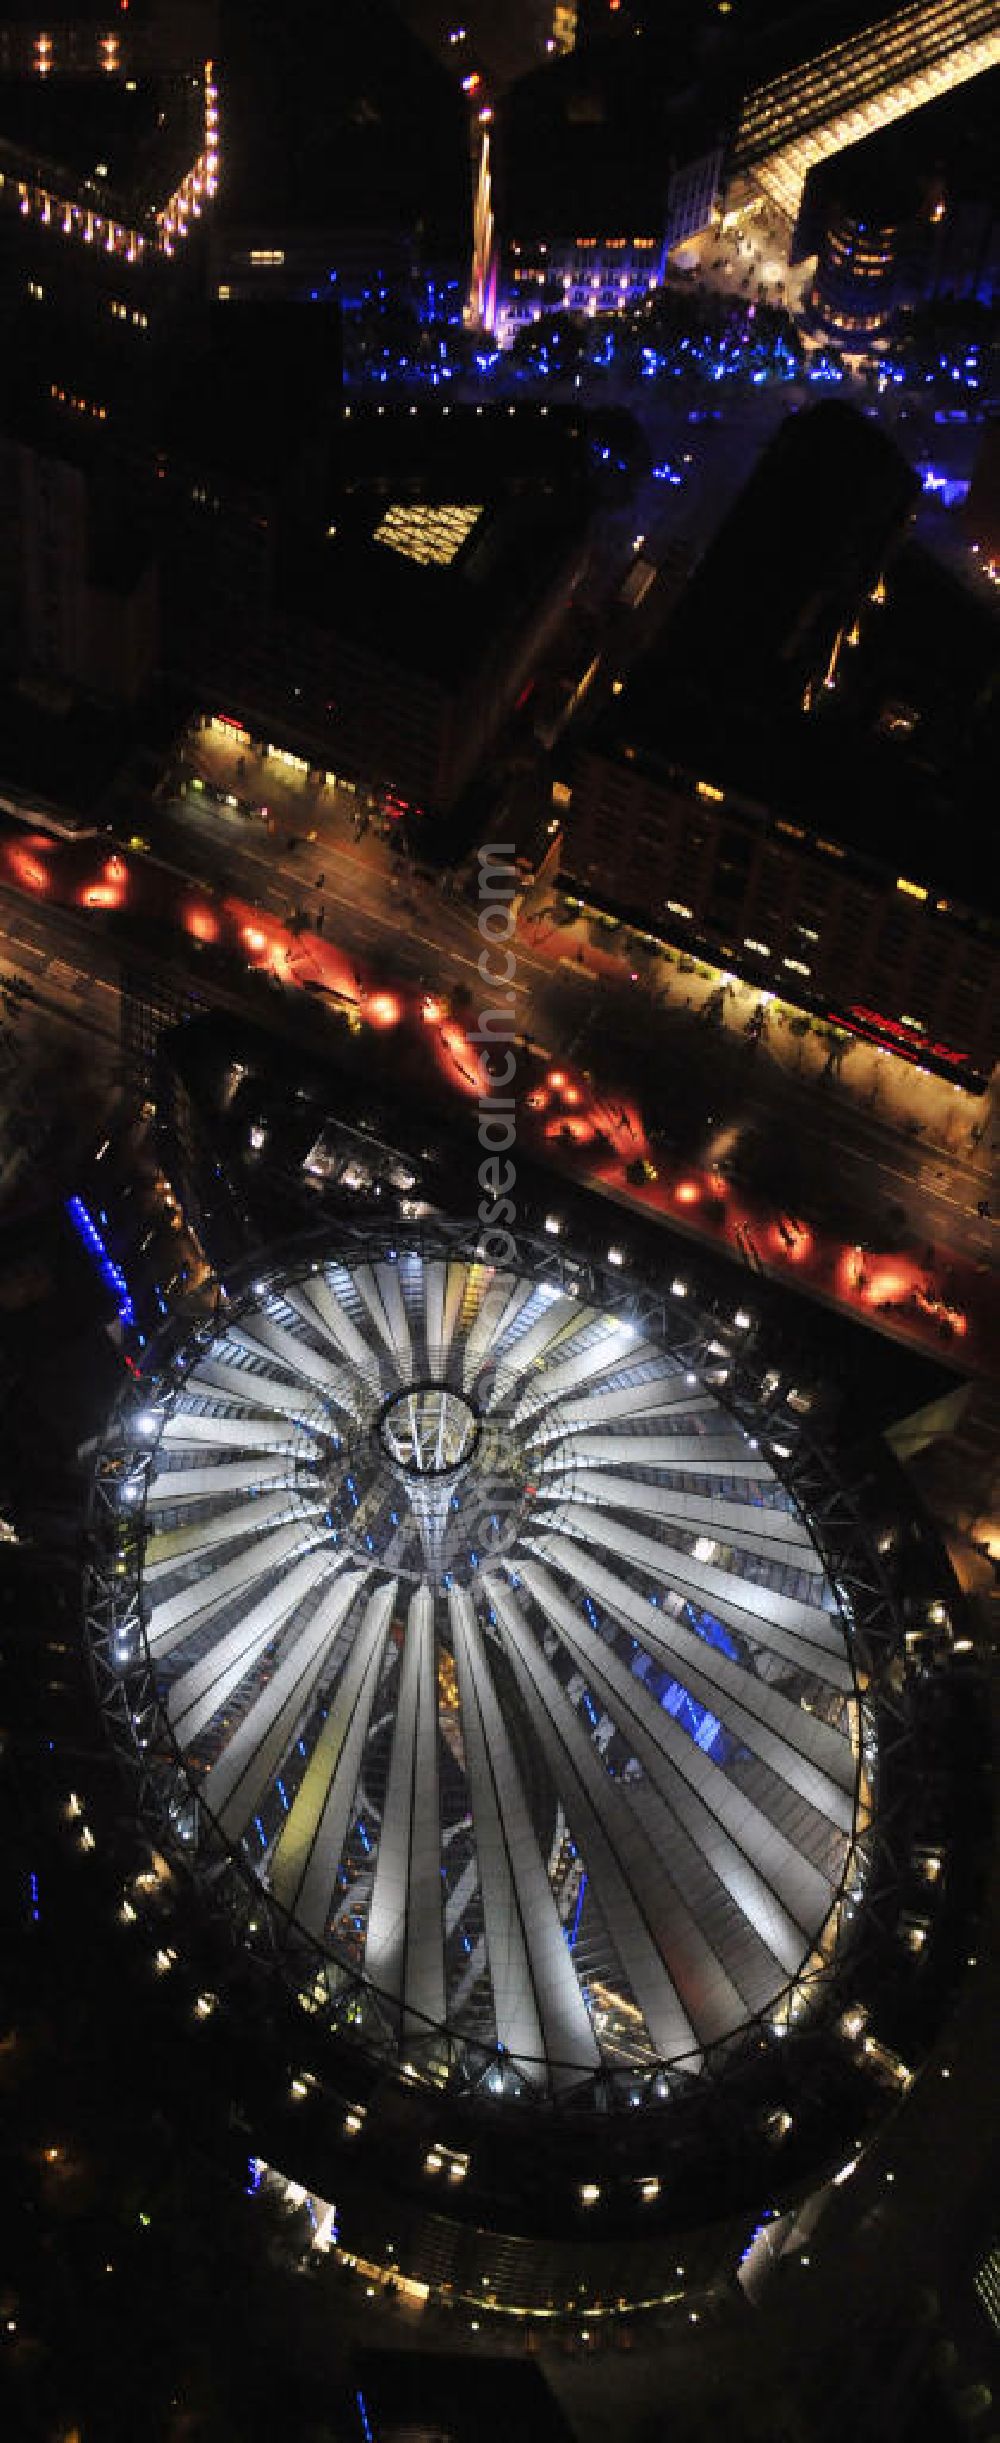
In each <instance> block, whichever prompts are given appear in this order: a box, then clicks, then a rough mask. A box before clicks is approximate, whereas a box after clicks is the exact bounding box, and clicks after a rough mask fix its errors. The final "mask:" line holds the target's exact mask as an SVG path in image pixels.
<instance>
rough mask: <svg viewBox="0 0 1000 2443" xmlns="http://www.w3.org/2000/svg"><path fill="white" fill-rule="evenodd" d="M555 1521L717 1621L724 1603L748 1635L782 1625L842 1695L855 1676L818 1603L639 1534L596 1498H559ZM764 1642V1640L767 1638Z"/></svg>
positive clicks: (808, 1664)
mask: <svg viewBox="0 0 1000 2443" xmlns="http://www.w3.org/2000/svg"><path fill="white" fill-rule="evenodd" d="M558 1513H559V1526H560V1528H561V1529H562V1530H564V1532H565V1533H566V1534H567V1535H573V1536H577V1537H579V1538H580V1539H581V1541H583V1542H584V1543H586V1544H589V1545H593V1544H598V1545H599V1546H600V1547H601V1549H602V1550H603V1551H605V1552H607V1553H611V1554H615V1553H617V1554H618V1555H620V1557H621V1559H622V1560H626V1561H633V1562H635V1563H636V1565H637V1567H638V1568H640V1569H645V1570H648V1571H649V1572H650V1574H651V1575H652V1576H653V1577H655V1578H656V1581H657V1583H658V1584H661V1585H662V1584H666V1585H670V1586H672V1587H675V1588H676V1590H677V1592H678V1593H679V1594H683V1595H687V1596H689V1597H690V1598H691V1599H692V1601H694V1602H695V1603H700V1604H703V1605H704V1606H705V1609H706V1610H707V1611H717V1612H718V1616H719V1618H720V1620H723V1619H725V1618H726V1614H725V1612H724V1611H723V1609H722V1606H723V1604H726V1603H728V1604H731V1605H732V1606H733V1608H734V1609H735V1610H737V1611H738V1612H739V1613H740V1614H741V1615H742V1618H743V1621H744V1623H745V1624H746V1627H747V1631H748V1633H749V1634H751V1635H753V1636H755V1637H762V1636H763V1627H762V1625H761V1624H764V1623H766V1624H768V1625H769V1626H771V1627H773V1628H778V1629H783V1630H784V1631H785V1632H786V1633H787V1634H788V1635H789V1636H791V1637H794V1638H796V1639H797V1640H798V1641H799V1642H798V1652H799V1656H800V1659H801V1663H802V1668H803V1670H806V1671H808V1670H812V1671H814V1672H815V1673H816V1676H817V1678H818V1679H822V1680H825V1681H826V1682H827V1684H828V1685H829V1686H830V1687H831V1688H840V1689H842V1691H843V1693H844V1694H845V1695H847V1694H849V1692H850V1690H851V1689H852V1688H853V1685H854V1680H853V1674H852V1672H851V1668H850V1664H849V1662H848V1660H847V1654H846V1650H845V1647H844V1633H843V1630H842V1628H841V1625H840V1621H839V1619H838V1617H837V1614H836V1613H835V1612H825V1611H823V1610H822V1609H821V1607H820V1605H819V1604H816V1603H801V1602H800V1601H799V1599H798V1597H797V1596H796V1595H780V1594H777V1593H776V1592H775V1590H774V1588H773V1587H770V1586H759V1585H758V1584H757V1582H756V1580H755V1579H753V1578H742V1577H740V1576H739V1575H738V1574H737V1572H736V1571H735V1570H732V1569H719V1568H718V1567H717V1566H716V1564H715V1563H714V1562H713V1561H697V1560H696V1559H695V1557H694V1554H693V1553H687V1552H681V1551H680V1549H679V1547H678V1546H677V1545H675V1544H669V1543H667V1542H666V1540H664V1541H663V1542H662V1543H661V1542H660V1541H659V1539H658V1538H657V1537H656V1536H651V1535H640V1534H638V1532H637V1531H636V1529H635V1528H634V1527H628V1526H625V1525H624V1524H623V1523H622V1521H621V1520H619V1519H616V1518H611V1517H609V1516H608V1513H607V1511H606V1510H602V1509H599V1508H598V1506H597V1504H596V1503H594V1505H593V1506H592V1507H585V1506H584V1505H583V1504H582V1503H580V1504H577V1503H576V1502H573V1501H563V1502H560V1503H559V1504H558ZM765 1642H766V1639H765Z"/></svg>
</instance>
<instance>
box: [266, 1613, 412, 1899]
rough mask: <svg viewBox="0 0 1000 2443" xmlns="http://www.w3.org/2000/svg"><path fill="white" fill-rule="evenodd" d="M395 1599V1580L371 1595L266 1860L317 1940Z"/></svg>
mask: <svg viewBox="0 0 1000 2443" xmlns="http://www.w3.org/2000/svg"><path fill="white" fill-rule="evenodd" d="M360 1582H361V1581H360V1579H359V1580H358V1583H359V1584H360ZM355 1592H357V1587H356V1588H355ZM395 1600H396V1580H395V1579H394V1578H393V1579H391V1580H390V1581H389V1583H388V1584H387V1585H384V1586H380V1587H377V1588H376V1589H375V1592H374V1593H373V1594H372V1595H370V1596H369V1598H368V1601H367V1603H366V1605H365V1609H364V1614H363V1617H362V1620H361V1625H360V1627H359V1629H358V1632H357V1636H356V1638H355V1641H354V1644H353V1646H352V1648H351V1651H350V1654H349V1655H348V1658H347V1661H346V1663H345V1665H344V1669H343V1671H342V1673H341V1676H340V1679H339V1680H338V1682H337V1686H336V1688H335V1690H334V1693H333V1697H332V1700H331V1704H330V1711H329V1713H328V1715H327V1718H326V1721H325V1722H324V1724H323V1728H322V1730H321V1732H320V1735H319V1738H318V1739H317V1741H316V1745H315V1747H314V1748H313V1752H312V1755H311V1756H310V1758H309V1762H308V1764H307V1766H306V1770H305V1773H304V1775H303V1778H302V1781H301V1784H300V1786H299V1790H298V1794H297V1797H296V1799H295V1801H294V1804H293V1806H292V1807H291V1808H290V1810H289V1813H288V1815H287V1816H286V1818H285V1823H284V1826H283V1829H282V1831H281V1835H280V1838H279V1841H278V1844H277V1848H276V1849H275V1851H274V1855H273V1858H272V1861H271V1871H270V1887H271V1890H272V1892H273V1894H274V1897H275V1899H276V1900H278V1901H279V1902H280V1903H281V1905H282V1907H283V1908H286V1909H288V1910H289V1911H290V1912H291V1913H293V1914H294V1916H295V1918H296V1920H297V1922H298V1924H299V1925H301V1926H303V1927H304V1928H305V1930H306V1932H307V1933H308V1934H311V1935H313V1936H314V1938H315V1939H316V1941H317V1942H320V1941H322V1938H323V1935H324V1933H325V1931H326V1923H327V1919H328V1917H329V1914H330V1910H331V1907H332V1904H333V1899H334V1892H335V1885H336V1877H337V1871H338V1868H339V1866H340V1860H341V1856H342V1853H343V1848H344V1843H345V1841H346V1839H347V1834H348V1831H349V1829H350V1822H351V1814H352V1810H353V1807H354V1798H355V1792H356V1790H357V1786H358V1776H359V1774H360V1771H361V1758H362V1753H363V1750H364V1744H365V1740H366V1738H367V1736H368V1726H369V1723H370V1721H371V1713H372V1706H373V1704H374V1702H375V1693H376V1690H377V1687H378V1679H379V1673H380V1670H381V1667H382V1657H383V1654H384V1652H385V1641H386V1637H387V1634H388V1630H389V1622H390V1620H391V1618H392V1609H393V1605H394V1603H395Z"/></svg>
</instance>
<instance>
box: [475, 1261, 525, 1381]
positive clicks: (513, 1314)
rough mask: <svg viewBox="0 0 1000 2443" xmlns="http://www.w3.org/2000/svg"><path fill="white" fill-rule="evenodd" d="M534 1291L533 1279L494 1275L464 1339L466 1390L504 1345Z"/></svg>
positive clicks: (507, 1274) (509, 1274)
mask: <svg viewBox="0 0 1000 2443" xmlns="http://www.w3.org/2000/svg"><path fill="white" fill-rule="evenodd" d="M531 1294H532V1286H531V1283H530V1281H515V1280H514V1278H513V1276H512V1274H511V1273H509V1272H498V1273H496V1274H495V1275H494V1278H493V1280H492V1281H491V1282H490V1286H489V1288H488V1290H487V1292H486V1296H485V1298H484V1299H483V1301H482V1303H481V1305H480V1308H479V1312H478V1314H477V1316H476V1318H475V1321H474V1322H473V1325H472V1328H471V1330H470V1332H469V1334H468V1338H467V1340H466V1343H465V1363H464V1366H463V1369H462V1387H463V1390H465V1391H466V1392H468V1391H471V1389H472V1386H473V1384H474V1383H475V1380H476V1377H477V1375H478V1374H479V1373H480V1372H481V1370H482V1367H483V1366H484V1364H485V1363H486V1362H487V1360H488V1359H490V1358H492V1357H494V1356H495V1354H496V1352H497V1350H498V1349H501V1348H502V1347H503V1342H504V1338H505V1335H506V1334H507V1333H508V1332H509V1331H510V1329H511V1327H512V1325H513V1324H514V1323H515V1322H516V1320H517V1317H518V1315H519V1314H520V1312H521V1308H522V1306H525V1305H526V1304H527V1302H528V1299H529V1298H530V1297H531Z"/></svg>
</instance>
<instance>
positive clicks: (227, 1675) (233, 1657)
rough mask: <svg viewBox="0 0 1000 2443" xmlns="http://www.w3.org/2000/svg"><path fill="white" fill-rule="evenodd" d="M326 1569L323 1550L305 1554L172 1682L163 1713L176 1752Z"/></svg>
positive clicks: (222, 1701)
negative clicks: (167, 1721)
mask: <svg viewBox="0 0 1000 2443" xmlns="http://www.w3.org/2000/svg"><path fill="white" fill-rule="evenodd" d="M330 1568H331V1561H330V1556H329V1553H328V1552H326V1551H324V1550H323V1549H322V1547H321V1548H320V1550H319V1551H318V1552H309V1553H307V1554H306V1555H305V1558H304V1559H303V1560H301V1561H299V1562H298V1563H297V1565H296V1567H295V1568H294V1569H291V1570H289V1571H288V1574H287V1576H285V1577H283V1578H280V1579H279V1581H278V1584H277V1586H275V1587H272V1589H271V1592H270V1593H269V1594H267V1595H265V1596H263V1597H262V1599H261V1601H260V1602H259V1603H255V1604H254V1605H253V1606H252V1609H251V1610H250V1611H249V1612H247V1613H245V1614H244V1616H243V1618H242V1619H241V1620H239V1621H238V1622H237V1624H236V1627H235V1628H233V1629H229V1630H227V1631H226V1632H225V1634H224V1635H223V1636H222V1637H220V1638H219V1640H218V1643H217V1644H215V1645H213V1646H210V1648H209V1650H208V1653H207V1654H203V1655H202V1656H200V1658H199V1660H198V1661H197V1662H195V1663H192V1664H191V1665H190V1668H189V1669H188V1670H187V1671H185V1672H183V1673H182V1675H181V1678H180V1679H178V1680H175V1681H174V1683H173V1686H172V1687H171V1689H170V1693H169V1696H168V1698H167V1713H168V1716H169V1718H170V1722H171V1724H172V1726H173V1730H174V1734H175V1737H176V1738H177V1740H178V1742H179V1744H180V1746H181V1747H190V1746H191V1744H192V1742H193V1741H194V1740H195V1739H197V1737H198V1735H199V1732H200V1731H202V1730H204V1728H205V1725H206V1723H208V1722H210V1721H211V1720H212V1716H213V1714H216V1713H221V1711H222V1708H223V1706H224V1705H225V1703H226V1699H227V1698H228V1697H230V1696H232V1694H233V1692H234V1690H235V1689H237V1688H238V1687H239V1684H240V1681H241V1680H243V1679H245V1678H246V1675H247V1673H248V1671H250V1670H252V1668H253V1666H254V1664H255V1663H257V1662H259V1661H260V1658H261V1656H262V1655H263V1654H264V1652H265V1650H266V1648H267V1647H268V1646H269V1645H270V1644H271V1641H272V1639H273V1638H274V1637H276V1636H277V1634H278V1631H279V1629H281V1628H283V1627H284V1625H285V1622H286V1620H288V1619H290V1617H291V1614H292V1613H293V1612H294V1610H295V1607H296V1605H297V1604H298V1603H299V1602H300V1601H301V1599H302V1596H303V1595H305V1594H308V1593H309V1591H310V1590H311V1588H312V1587H314V1586H315V1585H316V1584H317V1582H318V1581H319V1579H320V1578H322V1577H324V1576H325V1575H326V1574H327V1573H328V1572H329V1570H330Z"/></svg>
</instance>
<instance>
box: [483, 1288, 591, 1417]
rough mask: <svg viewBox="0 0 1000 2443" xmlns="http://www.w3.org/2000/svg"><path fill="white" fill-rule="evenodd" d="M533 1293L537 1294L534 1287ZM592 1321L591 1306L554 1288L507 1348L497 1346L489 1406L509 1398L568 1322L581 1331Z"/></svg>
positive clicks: (563, 1330) (494, 1405) (492, 1406)
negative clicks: (494, 1380)
mask: <svg viewBox="0 0 1000 2443" xmlns="http://www.w3.org/2000/svg"><path fill="white" fill-rule="evenodd" d="M535 1295H536V1297H537V1295H538V1292H537V1290H536V1292H535ZM592 1322H593V1310H592V1308H590V1307H586V1306H584V1307H581V1306H580V1304H579V1302H578V1300H577V1299H576V1298H568V1297H567V1296H566V1294H565V1291H563V1290H560V1291H558V1292H557V1295H556V1296H555V1297H554V1298H552V1299H550V1301H549V1302H548V1304H547V1305H545V1306H543V1308H542V1312H541V1314H540V1315H538V1316H536V1319H535V1321H534V1323H529V1325H528V1329H527V1331H526V1332H522V1333H521V1334H520V1337H519V1338H518V1339H517V1340H515V1341H514V1342H513V1345H512V1346H511V1348H510V1349H509V1350H503V1349H500V1350H498V1352H497V1376H496V1382H495V1383H494V1386H493V1391H492V1394H491V1396H490V1402H489V1405H490V1407H491V1408H495V1407H496V1405H497V1402H498V1401H499V1400H501V1399H502V1400H507V1399H509V1397H510V1394H511V1391H512V1390H513V1388H514V1385H515V1384H516V1383H518V1382H520V1380H521V1377H522V1375H525V1374H527V1373H528V1372H529V1370H530V1368H531V1367H532V1366H535V1365H537V1364H538V1361H539V1359H540V1358H542V1357H544V1355H545V1352H546V1349H547V1348H549V1346H550V1344H551V1342H552V1341H554V1340H558V1338H559V1337H560V1334H561V1333H563V1332H565V1331H566V1330H567V1326H568V1325H572V1326H573V1327H574V1330H575V1331H582V1329H583V1326H584V1324H586V1323H592ZM568 1336H569V1335H568Z"/></svg>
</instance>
